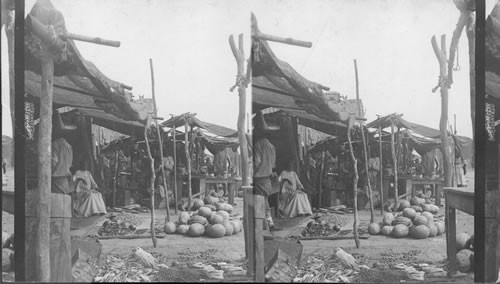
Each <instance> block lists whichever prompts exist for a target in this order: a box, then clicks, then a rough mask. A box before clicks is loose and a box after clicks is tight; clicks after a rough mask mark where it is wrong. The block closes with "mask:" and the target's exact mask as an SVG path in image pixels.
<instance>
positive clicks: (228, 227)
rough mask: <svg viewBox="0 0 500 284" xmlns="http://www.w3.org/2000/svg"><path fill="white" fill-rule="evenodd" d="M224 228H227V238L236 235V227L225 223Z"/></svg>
mask: <svg viewBox="0 0 500 284" xmlns="http://www.w3.org/2000/svg"><path fill="white" fill-rule="evenodd" d="M224 227H225V228H226V234H225V236H231V235H232V234H233V233H234V227H233V225H232V224H231V223H230V222H224Z"/></svg>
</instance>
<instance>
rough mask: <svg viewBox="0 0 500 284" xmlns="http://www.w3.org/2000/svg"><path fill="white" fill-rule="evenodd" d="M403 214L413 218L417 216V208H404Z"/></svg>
mask: <svg viewBox="0 0 500 284" xmlns="http://www.w3.org/2000/svg"><path fill="white" fill-rule="evenodd" d="M403 216H404V217H406V218H409V219H413V218H414V217H415V216H417V211H415V209H413V208H411V207H408V208H405V209H403Z"/></svg>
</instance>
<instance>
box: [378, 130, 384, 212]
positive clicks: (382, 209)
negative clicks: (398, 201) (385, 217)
mask: <svg viewBox="0 0 500 284" xmlns="http://www.w3.org/2000/svg"><path fill="white" fill-rule="evenodd" d="M378 150H379V158H380V166H379V178H380V180H379V184H380V214H384V173H383V171H382V169H383V166H382V126H381V125H379V126H378Z"/></svg>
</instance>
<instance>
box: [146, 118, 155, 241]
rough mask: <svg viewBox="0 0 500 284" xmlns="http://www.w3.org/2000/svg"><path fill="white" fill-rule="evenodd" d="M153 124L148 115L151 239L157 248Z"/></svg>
mask: <svg viewBox="0 0 500 284" xmlns="http://www.w3.org/2000/svg"><path fill="white" fill-rule="evenodd" d="M149 125H151V116H149V117H148V119H147V121H146V124H144V139H145V140H146V148H147V150H148V158H149V162H150V170H151V179H150V185H149V193H150V194H151V226H150V228H151V239H152V240H153V246H154V247H155V248H156V246H157V244H158V241H157V240H156V231H155V185H154V183H155V177H156V175H155V166H154V164H155V161H154V158H153V156H152V155H151V146H150V145H149V138H148V128H149Z"/></svg>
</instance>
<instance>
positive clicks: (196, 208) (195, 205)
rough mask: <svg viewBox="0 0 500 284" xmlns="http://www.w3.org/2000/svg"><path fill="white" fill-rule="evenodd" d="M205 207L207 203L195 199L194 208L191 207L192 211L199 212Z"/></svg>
mask: <svg viewBox="0 0 500 284" xmlns="http://www.w3.org/2000/svg"><path fill="white" fill-rule="evenodd" d="M204 205H205V203H204V202H203V200H201V199H199V198H195V199H193V206H191V210H198V209H200V207H203V206H204Z"/></svg>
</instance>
